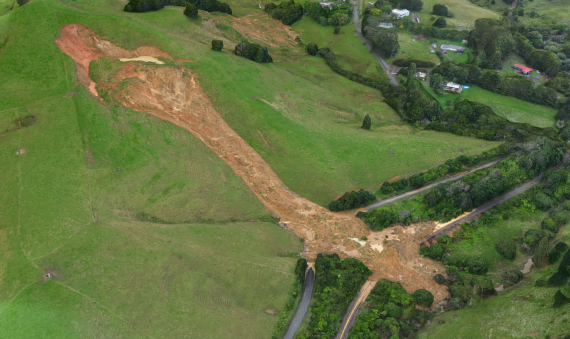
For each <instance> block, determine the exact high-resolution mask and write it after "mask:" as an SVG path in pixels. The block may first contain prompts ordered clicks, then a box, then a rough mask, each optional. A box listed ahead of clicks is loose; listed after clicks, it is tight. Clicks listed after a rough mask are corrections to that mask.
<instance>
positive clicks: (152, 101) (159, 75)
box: [55, 24, 448, 302]
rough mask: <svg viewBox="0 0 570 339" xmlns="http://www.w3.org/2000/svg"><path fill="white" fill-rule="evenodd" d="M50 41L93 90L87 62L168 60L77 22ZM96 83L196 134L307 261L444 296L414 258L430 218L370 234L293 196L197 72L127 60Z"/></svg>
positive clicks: (428, 266) (426, 265)
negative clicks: (339, 264)
mask: <svg viewBox="0 0 570 339" xmlns="http://www.w3.org/2000/svg"><path fill="white" fill-rule="evenodd" d="M55 43H56V44H57V45H58V46H59V47H60V48H61V49H62V51H63V52H65V53H66V54H68V55H69V56H70V57H72V58H73V59H74V60H75V62H76V68H77V74H78V80H79V81H80V82H81V83H82V84H83V85H84V86H85V87H86V88H87V89H88V90H89V91H90V93H92V94H93V95H94V96H97V91H96V89H95V84H94V83H93V82H92V81H91V79H90V78H89V63H90V62H91V61H92V60H96V59H97V58H99V57H101V56H111V57H114V58H133V57H138V56H145V55H146V56H153V57H159V56H161V57H165V58H169V59H173V58H172V57H171V56H169V55H168V54H166V53H164V52H162V51H160V50H158V49H156V48H153V47H140V48H138V49H137V50H135V51H127V50H124V49H121V48H119V47H116V46H114V45H113V44H111V43H110V42H108V41H104V40H102V39H101V38H100V37H99V36H98V35H97V34H96V33H94V32H93V31H91V30H89V28H87V27H85V26H83V25H78V24H69V25H67V26H65V27H63V28H62V29H61V36H60V37H58V38H57V39H56V40H55ZM244 62H250V61H247V60H244ZM125 78H129V79H130V81H129V82H128V85H127V86H126V87H119V86H117V84H118V83H119V82H120V81H121V80H123V79H125ZM98 86H103V87H105V89H106V90H108V91H109V92H110V93H113V94H112V95H113V98H114V99H115V100H116V101H117V102H119V103H120V104H121V105H123V106H125V107H128V108H131V109H134V110H137V111H140V112H146V113H148V114H152V115H154V116H156V117H158V118H160V119H162V120H165V121H169V122H172V123H173V124H175V125H177V126H180V127H182V128H184V129H186V130H188V131H190V132H191V133H192V134H193V135H195V136H196V137H197V138H198V139H200V140H201V141H202V142H203V143H204V144H205V145H207V146H208V147H209V148H210V149H211V150H212V151H214V152H215V153H216V154H217V155H218V156H219V157H220V158H221V159H223V160H224V161H225V162H226V163H227V164H228V165H229V166H230V167H231V168H232V169H233V170H234V172H235V174H236V175H238V176H240V177H241V178H242V179H243V180H244V182H245V183H246V184H247V185H248V186H249V188H250V189H251V191H252V192H253V193H254V194H255V195H256V196H257V197H258V199H259V200H260V201H261V202H262V203H263V204H264V205H265V207H266V208H267V210H268V211H270V212H271V213H273V214H274V215H277V216H279V217H280V218H281V221H282V222H284V223H286V224H287V227H288V228H290V229H291V230H292V231H293V232H295V233H296V234H297V235H298V236H299V237H301V238H303V239H304V240H305V255H306V257H307V258H308V260H314V259H315V258H316V255H317V254H318V253H320V252H325V253H332V252H336V253H338V254H339V255H341V256H343V257H346V256H351V257H357V258H359V259H360V260H362V261H363V262H364V263H365V264H366V265H367V266H368V267H369V268H370V269H371V270H372V271H373V276H372V277H371V279H374V280H378V279H380V278H387V279H391V280H395V281H400V282H402V285H403V286H404V287H405V288H406V290H408V292H413V291H414V290H416V289H418V288H426V289H428V290H430V291H431V292H432V293H433V294H434V296H435V299H436V302H437V301H439V300H441V299H443V298H445V297H447V295H448V293H447V290H446V289H445V287H442V286H440V285H438V284H436V283H435V282H434V281H433V279H432V275H433V274H434V273H433V272H434V271H437V272H442V271H443V270H444V268H443V266H441V265H440V264H437V263H434V262H433V261H431V260H429V259H424V258H421V257H420V255H419V251H418V248H419V242H420V241H421V240H423V237H424V234H430V233H432V231H433V228H434V227H435V224H434V223H424V224H416V225H413V226H410V227H406V228H405V229H404V228H403V227H399V226H396V227H393V228H390V229H389V230H384V231H382V232H371V231H370V230H369V229H368V227H367V226H366V225H365V224H364V223H363V222H362V221H361V220H359V219H357V218H355V217H354V212H352V211H351V212H344V213H343V212H341V213H332V212H330V211H328V210H327V209H325V208H323V207H321V206H318V205H316V204H314V203H313V202H311V201H309V200H307V199H304V198H302V197H299V196H298V195H296V194H295V193H293V192H292V191H291V190H289V189H288V188H287V187H286V186H285V184H284V183H283V182H282V181H281V180H280V179H279V177H278V176H277V174H276V173H275V172H274V171H273V170H272V169H271V167H270V166H269V165H268V164H267V163H266V162H265V160H263V158H262V157H261V156H260V155H259V154H258V153H257V152H256V151H255V150H254V149H253V148H252V147H251V146H249V145H248V144H247V143H246V142H245V141H244V140H243V139H242V138H241V137H240V136H239V135H237V133H236V132H234V131H233V130H232V129H231V128H230V127H229V126H228V125H227V124H226V122H225V121H224V120H223V119H222V117H221V116H220V115H219V113H218V112H216V110H215V109H214V107H213V106H212V103H211V101H210V99H209V98H208V97H207V96H206V94H205V93H204V91H203V90H202V88H201V86H200V84H199V81H198V75H197V74H195V73H193V72H192V71H191V70H189V69H186V68H183V67H178V68H174V67H160V66H158V65H144V64H141V63H126V64H125V65H124V66H122V67H120V68H119V69H118V70H117V73H116V75H115V78H114V79H112V80H111V81H110V82H109V83H105V84H98ZM362 236H367V237H368V239H370V241H369V242H368V243H367V244H366V245H365V246H363V247H360V245H358V244H357V243H356V242H354V241H351V240H349V239H348V237H352V238H361V237H362ZM374 242H375V243H376V244H377V246H379V247H380V248H382V249H383V251H382V252H381V253H380V252H378V251H377V250H375V249H373V248H372V247H371V246H370V244H372V243H374ZM380 244H381V245H380Z"/></svg>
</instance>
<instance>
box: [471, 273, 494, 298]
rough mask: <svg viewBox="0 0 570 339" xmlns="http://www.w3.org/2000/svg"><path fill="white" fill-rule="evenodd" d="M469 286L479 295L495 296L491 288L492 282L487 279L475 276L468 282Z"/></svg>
mask: <svg viewBox="0 0 570 339" xmlns="http://www.w3.org/2000/svg"><path fill="white" fill-rule="evenodd" d="M469 284H470V285H471V286H473V287H474V288H475V290H476V291H477V292H478V293H479V295H481V296H483V295H490V294H496V293H497V291H495V288H494V287H493V281H492V280H491V278H489V277H484V276H477V277H474V278H473V279H471V281H470V282H469Z"/></svg>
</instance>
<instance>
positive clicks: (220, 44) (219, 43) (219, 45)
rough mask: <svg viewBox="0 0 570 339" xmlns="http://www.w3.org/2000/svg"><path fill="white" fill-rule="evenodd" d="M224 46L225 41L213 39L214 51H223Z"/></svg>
mask: <svg viewBox="0 0 570 339" xmlns="http://www.w3.org/2000/svg"><path fill="white" fill-rule="evenodd" d="M222 48H224V42H223V41H222V40H212V49H213V50H214V51H221V50H222Z"/></svg>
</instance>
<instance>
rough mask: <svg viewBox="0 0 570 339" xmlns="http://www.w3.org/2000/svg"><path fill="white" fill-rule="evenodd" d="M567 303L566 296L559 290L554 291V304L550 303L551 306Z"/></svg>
mask: <svg viewBox="0 0 570 339" xmlns="http://www.w3.org/2000/svg"><path fill="white" fill-rule="evenodd" d="M568 303H570V298H568V297H566V296H565V295H564V294H563V293H562V292H561V291H560V290H558V291H556V294H554V304H552V307H553V308H557V307H562V306H564V305H566V304H568Z"/></svg>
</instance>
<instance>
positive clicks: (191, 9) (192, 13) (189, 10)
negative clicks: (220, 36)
mask: <svg viewBox="0 0 570 339" xmlns="http://www.w3.org/2000/svg"><path fill="white" fill-rule="evenodd" d="M184 15H186V16H187V17H189V18H191V19H195V18H197V17H198V7H196V5H194V4H187V5H186V9H185V10H184ZM214 41H219V40H213V41H212V49H214ZM220 50H221V49H218V50H217V51H220Z"/></svg>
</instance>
